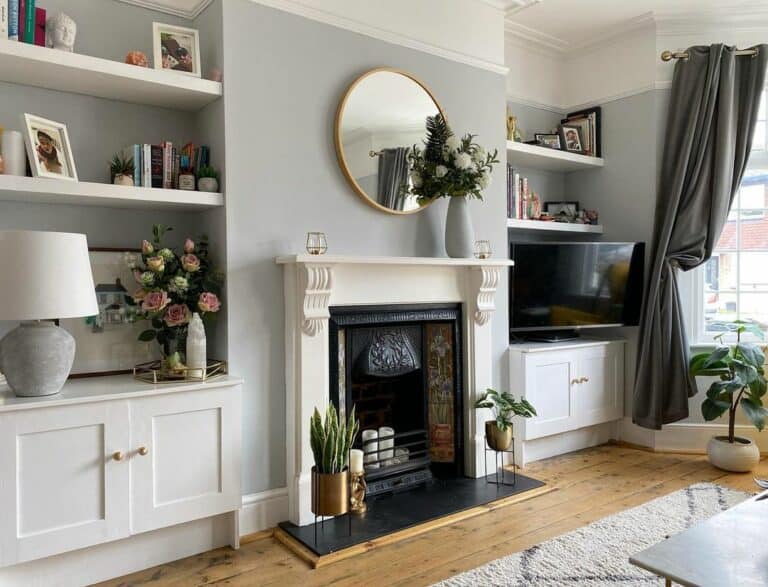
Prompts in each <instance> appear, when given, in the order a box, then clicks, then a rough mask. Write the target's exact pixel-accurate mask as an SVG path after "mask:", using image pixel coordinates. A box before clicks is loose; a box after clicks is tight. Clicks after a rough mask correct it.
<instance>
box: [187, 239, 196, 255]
mask: <svg viewBox="0 0 768 587" xmlns="http://www.w3.org/2000/svg"><path fill="white" fill-rule="evenodd" d="M184 252H185V253H187V254H189V253H194V252H195V241H193V240H192V239H191V238H188V239H187V240H185V241H184Z"/></svg>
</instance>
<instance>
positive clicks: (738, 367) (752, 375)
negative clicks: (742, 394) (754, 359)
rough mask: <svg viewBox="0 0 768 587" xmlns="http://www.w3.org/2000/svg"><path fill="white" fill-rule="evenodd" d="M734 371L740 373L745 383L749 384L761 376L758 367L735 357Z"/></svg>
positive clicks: (739, 375) (740, 377)
mask: <svg viewBox="0 0 768 587" xmlns="http://www.w3.org/2000/svg"><path fill="white" fill-rule="evenodd" d="M733 371H734V373H736V375H738V377H739V379H740V380H741V381H742V382H743V384H744V385H749V384H750V383H752V382H753V381H755V380H756V379H757V378H758V377H759V375H758V373H757V369H755V368H754V367H753V366H752V365H749V364H747V363H744V362H743V361H739V360H738V359H734V361H733Z"/></svg>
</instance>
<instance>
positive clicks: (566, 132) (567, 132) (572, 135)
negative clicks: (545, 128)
mask: <svg viewBox="0 0 768 587" xmlns="http://www.w3.org/2000/svg"><path fill="white" fill-rule="evenodd" d="M560 138H561V145H562V150H563V151H569V152H571V153H583V152H584V148H583V146H582V141H581V129H580V128H579V127H578V126H575V125H570V124H561V125H560Z"/></svg>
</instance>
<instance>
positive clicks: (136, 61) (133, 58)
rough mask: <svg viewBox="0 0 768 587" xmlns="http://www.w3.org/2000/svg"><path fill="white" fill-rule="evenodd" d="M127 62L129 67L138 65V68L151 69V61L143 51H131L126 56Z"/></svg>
mask: <svg viewBox="0 0 768 587" xmlns="http://www.w3.org/2000/svg"><path fill="white" fill-rule="evenodd" d="M125 62H126V63H127V64H128V65H136V66H137V67H149V60H148V59H147V56H146V55H144V53H142V52H141V51H130V52H129V53H128V55H126V56H125Z"/></svg>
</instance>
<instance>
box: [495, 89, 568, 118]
mask: <svg viewBox="0 0 768 587" xmlns="http://www.w3.org/2000/svg"><path fill="white" fill-rule="evenodd" d="M507 102H514V103H515V104H520V105H522V106H528V107H529V108H536V109H537V110H545V111H547V112H553V113H554V114H558V115H560V116H563V115H564V114H565V110H566V109H565V108H564V107H563V106H558V105H556V104H547V103H544V102H539V101H538V100H532V99H530V98H526V97H524V96H519V95H517V94H511V93H509V92H507Z"/></svg>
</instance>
